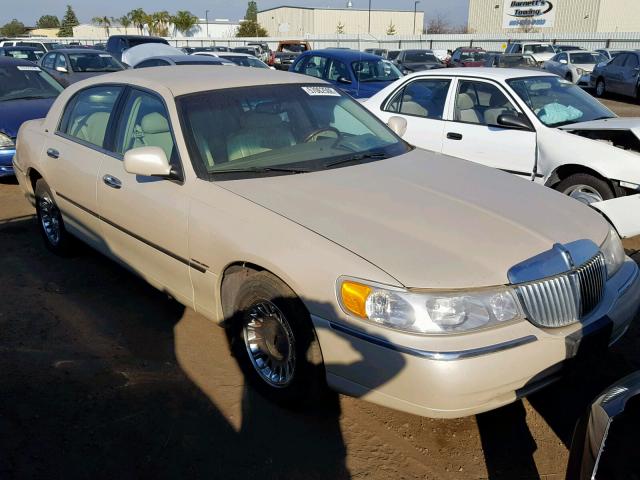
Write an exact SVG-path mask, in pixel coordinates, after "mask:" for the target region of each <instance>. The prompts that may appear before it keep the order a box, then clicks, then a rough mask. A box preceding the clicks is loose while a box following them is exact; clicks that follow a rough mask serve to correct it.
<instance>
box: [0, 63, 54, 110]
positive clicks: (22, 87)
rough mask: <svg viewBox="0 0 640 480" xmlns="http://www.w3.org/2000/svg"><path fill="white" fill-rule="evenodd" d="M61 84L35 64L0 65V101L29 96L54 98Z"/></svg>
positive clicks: (21, 98) (28, 97) (27, 97)
mask: <svg viewBox="0 0 640 480" xmlns="http://www.w3.org/2000/svg"><path fill="white" fill-rule="evenodd" d="M61 91H62V86H61V85H60V84H59V83H58V82H56V81H55V80H54V79H53V78H52V77H51V76H50V75H49V74H48V73H46V72H43V71H42V70H40V68H39V67H36V66H28V65H10V66H4V67H0V102H4V101H8V100H18V99H20V100H23V99H30V98H54V97H57V96H58V94H59V93H60V92H61Z"/></svg>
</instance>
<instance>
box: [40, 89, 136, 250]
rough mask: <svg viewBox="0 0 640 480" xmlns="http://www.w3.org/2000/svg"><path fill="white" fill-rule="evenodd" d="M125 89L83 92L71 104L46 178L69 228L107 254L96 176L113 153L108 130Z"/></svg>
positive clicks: (52, 140) (48, 148)
mask: <svg viewBox="0 0 640 480" xmlns="http://www.w3.org/2000/svg"><path fill="white" fill-rule="evenodd" d="M123 90H124V89H123V87H121V86H117V85H103V86H98V87H91V88H86V89H84V90H81V91H79V92H78V93H77V94H76V95H75V96H74V97H72V98H71V100H69V102H68V103H67V106H66V108H65V110H64V113H63V115H62V119H61V121H60V124H59V126H58V128H57V130H56V132H55V134H53V135H50V136H49V137H48V138H47V142H46V144H45V153H44V154H45V155H46V161H47V162H49V163H50V164H51V167H50V168H47V178H46V179H45V180H46V181H47V183H48V184H49V186H50V187H51V188H52V189H53V191H54V192H55V194H56V197H57V204H58V206H59V208H60V210H61V212H62V214H63V218H64V220H65V224H66V227H67V228H69V230H71V231H72V232H73V233H75V234H76V235H79V236H81V237H82V238H83V239H85V240H86V241H87V242H88V243H90V244H91V245H93V246H94V247H95V248H98V249H100V250H104V242H103V241H102V238H101V235H100V226H99V222H98V218H97V212H98V206H97V202H96V178H97V175H98V172H99V170H100V165H101V164H102V162H103V161H104V159H105V158H108V152H107V150H106V149H105V145H106V141H107V132H108V131H109V128H110V126H111V125H112V123H113V122H114V120H115V118H114V107H115V105H116V103H117V101H118V99H119V97H120V95H121V94H122V92H123Z"/></svg>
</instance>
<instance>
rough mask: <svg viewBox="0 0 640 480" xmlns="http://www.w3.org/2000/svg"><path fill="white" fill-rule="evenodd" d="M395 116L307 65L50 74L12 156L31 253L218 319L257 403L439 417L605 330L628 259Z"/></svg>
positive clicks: (631, 297) (533, 381) (506, 392)
mask: <svg viewBox="0 0 640 480" xmlns="http://www.w3.org/2000/svg"><path fill="white" fill-rule="evenodd" d="M404 126H405V125H403V120H402V119H400V118H392V119H391V120H390V121H389V125H388V126H387V125H385V124H383V123H381V121H379V120H378V119H376V118H375V117H374V116H373V115H372V114H370V113H368V111H367V110H365V109H364V108H363V107H362V106H361V105H360V104H359V103H358V102H356V101H354V100H353V99H351V98H350V97H348V96H346V95H345V94H343V93H341V92H340V91H338V90H336V89H334V88H333V87H331V86H330V85H328V84H326V83H324V82H323V81H321V80H316V79H314V78H311V77H307V76H298V75H295V74H289V73H281V72H273V71H262V70H252V69H242V68H236V67H230V68H220V69H215V68H214V69H211V68H203V67H199V66H193V67H191V66H187V67H176V68H148V69H143V70H129V71H124V72H120V73H115V74H109V75H104V76H101V77H96V78H95V79H91V80H86V81H83V82H78V83H76V84H74V85H72V86H71V87H69V88H67V89H66V90H65V91H64V92H63V93H62V94H61V95H60V96H59V97H58V99H57V100H56V102H55V103H54V105H53V107H52V108H51V110H50V112H49V114H48V116H47V118H46V119H43V120H34V121H29V122H26V123H24V125H23V126H22V128H21V129H20V132H19V135H18V142H17V143H18V145H17V153H16V156H15V159H14V166H15V172H16V175H17V177H18V180H19V182H20V185H21V186H22V188H23V189H24V191H25V192H26V194H27V196H28V198H30V199H31V201H32V202H33V203H34V205H35V206H36V209H37V216H38V225H39V228H40V230H41V232H42V236H43V238H44V241H45V243H46V245H47V246H48V247H49V248H50V249H51V250H52V251H54V252H57V253H61V254H64V253H66V252H69V250H70V249H73V248H74V237H75V238H77V239H80V240H82V241H83V242H86V243H87V244H89V245H91V246H92V247H93V248H95V249H97V250H99V251H100V252H102V253H104V254H105V255H108V256H109V257H111V258H113V259H114V260H116V261H118V262H120V263H121V264H123V265H124V266H126V267H127V268H129V269H130V270H132V271H133V272H135V273H137V274H138V275H140V276H141V277H143V278H145V279H146V280H147V281H148V282H150V283H151V284H153V285H154V286H156V287H157V288H159V289H162V290H163V291H166V292H167V293H169V294H170V295H172V296H173V297H174V298H175V299H177V300H178V301H179V302H181V303H183V304H184V305H186V306H189V307H191V308H193V309H194V310H196V311H198V312H200V313H201V314H202V315H204V316H205V317H207V318H209V319H211V320H212V321H213V322H216V323H218V324H221V325H223V326H225V327H226V328H227V332H228V337H229V341H230V346H231V349H232V352H233V354H234V356H235V357H237V360H238V362H239V363H240V365H241V366H242V368H243V370H244V372H245V374H246V375H247V380H248V381H249V382H251V383H252V384H253V385H255V386H256V387H257V388H259V389H261V390H262V391H263V392H264V393H265V394H267V395H270V396H271V397H272V398H274V399H276V400H278V401H282V402H302V401H304V400H307V399H308V397H309V396H312V395H313V396H315V395H316V392H319V391H320V390H319V389H316V388H315V387H322V386H323V385H326V384H328V386H329V387H331V388H334V389H336V390H338V391H340V392H343V393H346V394H349V395H354V396H358V397H362V398H364V399H367V400H370V401H372V402H376V403H380V404H383V405H387V406H390V407H393V408H396V409H399V410H404V411H407V412H412V413H415V414H418V415H424V416H428V417H460V416H465V415H470V414H474V413H477V412H482V411H485V410H489V409H493V408H496V407H499V406H501V405H505V404H507V403H509V402H512V401H514V400H515V399H517V398H520V397H522V396H524V395H527V394H528V393H530V392H532V391H534V390H536V389H538V388H540V387H542V386H544V385H546V384H548V383H549V382H551V381H552V380H554V379H556V378H557V377H558V376H559V375H560V374H561V371H562V369H563V366H564V365H565V364H566V363H568V362H571V360H572V359H573V361H576V358H577V359H578V361H579V359H581V358H582V355H578V353H579V352H580V353H581V352H582V351H584V350H585V349H587V350H589V348H591V346H592V345H601V346H603V347H604V348H606V347H607V346H609V345H611V344H613V343H614V342H615V341H616V340H617V339H618V338H620V337H621V336H622V335H623V334H624V332H625V331H626V330H627V328H628V326H629V324H630V322H631V321H632V320H633V319H634V317H635V316H636V315H637V313H638V306H639V302H640V279H639V277H638V267H637V266H636V264H635V263H634V262H633V261H632V260H631V259H629V258H627V257H626V256H625V253H624V250H623V249H622V246H621V243H620V239H619V237H618V235H617V234H616V232H615V231H614V230H612V229H611V228H610V227H609V225H608V224H607V222H605V220H604V219H603V218H601V217H600V216H599V215H598V214H597V213H595V212H594V211H592V210H591V209H589V208H588V207H586V206H584V205H582V204H581V203H579V202H577V201H575V200H573V199H570V198H568V197H565V196H564V195H562V194H560V193H556V192H553V191H551V190H549V189H544V188H541V187H540V186H538V185H533V184H531V183H529V182H526V181H524V180H521V179H518V178H515V177H513V176H512V175H510V174H508V173H502V172H499V171H495V170H493V169H490V168H487V167H483V166H480V165H477V164H474V163H473V162H468V161H464V160H460V159H457V158H452V157H448V156H445V155H441V154H436V153H432V152H428V151H425V150H420V149H416V148H413V147H411V146H410V145H408V144H407V143H405V142H404V141H403V140H402V139H401V138H400V137H399V136H398V134H401V133H402V130H403V127H404ZM586 338H589V339H590V340H593V341H588V342H587V341H584V340H585V339H586ZM587 345H589V348H587ZM594 351H596V352H597V351H598V349H594ZM587 353H588V352H587ZM574 357H575V358H574Z"/></svg>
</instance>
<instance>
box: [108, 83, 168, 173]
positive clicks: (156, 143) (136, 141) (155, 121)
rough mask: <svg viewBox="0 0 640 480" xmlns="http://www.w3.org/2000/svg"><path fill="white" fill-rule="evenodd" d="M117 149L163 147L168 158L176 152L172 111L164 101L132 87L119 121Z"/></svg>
mask: <svg viewBox="0 0 640 480" xmlns="http://www.w3.org/2000/svg"><path fill="white" fill-rule="evenodd" d="M115 147H116V148H115V150H116V152H117V153H121V154H123V155H124V154H125V153H126V152H127V151H129V150H131V149H132V148H138V147H160V148H161V149H162V150H164V153H165V154H166V155H167V158H168V159H169V160H170V161H172V163H173V161H174V160H175V161H177V158H175V159H174V158H173V157H175V155H176V152H175V149H174V143H173V135H172V134H171V127H170V124H169V114H168V112H167V109H166V108H165V106H164V103H163V102H162V101H161V100H160V98H158V97H157V96H156V95H152V94H150V93H148V92H143V91H141V90H132V91H131V94H129V97H128V98H127V101H126V103H125V106H124V110H123V112H122V116H121V117H120V121H119V123H118V129H117V131H116V141H115Z"/></svg>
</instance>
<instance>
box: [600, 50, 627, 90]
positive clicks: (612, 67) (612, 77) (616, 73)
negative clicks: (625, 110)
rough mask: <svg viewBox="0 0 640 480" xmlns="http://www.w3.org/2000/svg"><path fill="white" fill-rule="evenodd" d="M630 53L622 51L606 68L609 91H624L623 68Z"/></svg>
mask: <svg viewBox="0 0 640 480" xmlns="http://www.w3.org/2000/svg"><path fill="white" fill-rule="evenodd" d="M628 56H629V54H627V53H622V54H620V55H618V56H617V57H616V58H614V59H613V60H611V62H609V63H608V64H607V66H606V67H605V68H604V74H603V76H604V81H605V88H606V90H607V91H608V92H613V93H622V90H623V89H622V70H623V68H624V64H625V62H626V61H627V58H628Z"/></svg>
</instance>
